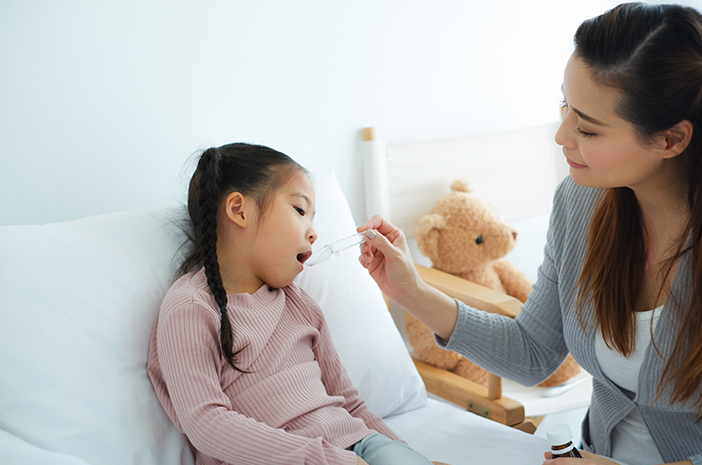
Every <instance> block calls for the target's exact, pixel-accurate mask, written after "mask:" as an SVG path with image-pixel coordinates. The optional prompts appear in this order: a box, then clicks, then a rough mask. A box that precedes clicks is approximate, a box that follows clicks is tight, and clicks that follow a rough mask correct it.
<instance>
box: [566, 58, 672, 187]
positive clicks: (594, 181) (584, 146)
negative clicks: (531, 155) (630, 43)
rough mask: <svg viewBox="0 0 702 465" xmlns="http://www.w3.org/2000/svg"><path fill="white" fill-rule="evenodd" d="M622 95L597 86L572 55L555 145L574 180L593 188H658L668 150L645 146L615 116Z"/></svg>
mask: <svg viewBox="0 0 702 465" xmlns="http://www.w3.org/2000/svg"><path fill="white" fill-rule="evenodd" d="M619 95H620V94H619V91H617V90H615V89H612V88H608V87H604V86H602V85H600V84H598V83H596V82H595V81H594V80H593V79H592V77H591V74H590V68H589V67H588V66H587V65H586V64H585V63H584V62H583V61H582V60H581V59H579V58H578V57H577V56H575V55H572V56H571V57H570V60H569V61H568V64H567V66H566V69H565V73H564V78H563V96H564V106H565V112H564V115H563V121H562V122H561V126H560V128H559V129H558V131H557V132H556V143H557V144H558V145H561V146H562V147H563V154H564V155H565V157H566V159H567V163H568V165H569V166H570V175H571V177H572V178H573V180H574V181H575V182H576V183H578V184H580V185H582V186H588V187H623V186H626V187H630V188H632V189H634V190H635V191H636V190H637V189H639V188H650V187H655V186H656V185H657V184H660V183H661V182H664V181H665V179H663V177H665V176H666V174H664V171H665V170H661V165H662V163H663V160H664V157H663V155H664V151H663V150H662V149H663V147H664V146H665V144H663V146H661V141H660V139H656V140H654V141H653V143H652V144H650V145H642V143H641V142H640V141H639V140H638V138H637V136H636V131H635V129H634V127H633V126H632V125H631V124H630V123H629V122H627V121H625V120H623V119H622V118H620V117H619V116H618V115H617V114H616V113H615V111H614V108H615V105H616V103H617V100H618V98H619Z"/></svg>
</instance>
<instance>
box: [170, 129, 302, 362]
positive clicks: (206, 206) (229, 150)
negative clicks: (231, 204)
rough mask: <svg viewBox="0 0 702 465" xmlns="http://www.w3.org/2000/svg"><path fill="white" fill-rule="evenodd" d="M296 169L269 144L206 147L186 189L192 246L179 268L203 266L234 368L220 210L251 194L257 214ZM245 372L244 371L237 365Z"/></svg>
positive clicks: (223, 342)
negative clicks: (220, 254) (220, 253)
mask: <svg viewBox="0 0 702 465" xmlns="http://www.w3.org/2000/svg"><path fill="white" fill-rule="evenodd" d="M294 170H303V171H304V168H302V167H301V166H300V165H298V164H297V163H296V162H295V161H294V160H293V159H291V158H290V157H288V156H287V155H285V154H283V153H280V152H278V151H276V150H273V149H271V148H268V147H264V146H261V145H251V144H244V143H234V144H228V145H223V146H221V147H213V148H209V149H207V150H205V151H204V152H203V153H202V155H201V156H200V160H199V161H198V164H197V168H196V169H195V173H194V174H193V176H192V178H191V179H190V188H189V190H188V215H189V225H188V228H187V229H188V231H187V236H188V242H187V245H188V251H187V253H186V255H185V258H184V260H183V263H182V264H181V266H180V268H179V270H178V272H179V274H180V275H182V274H185V273H187V272H189V271H191V270H193V269H195V268H199V267H201V266H202V267H204V268H205V276H207V285H208V286H209V288H210V291H212V295H213V296H214V298H215V301H216V302H217V306H218V307H219V309H220V312H221V327H220V345H221V348H222V355H223V356H224V358H225V359H226V360H227V362H228V363H229V364H230V365H231V366H232V367H233V368H234V369H236V370H239V368H238V367H237V366H236V356H237V355H238V354H239V352H240V351H237V352H236V353H235V352H234V349H233V347H234V344H233V342H234V334H233V331H232V327H231V323H230V321H229V316H228V314H227V293H226V291H225V290H224V285H223V284H222V276H221V275H220V272H219V261H218V258H217V211H218V209H219V205H220V203H221V202H222V201H223V200H224V199H226V197H227V196H228V195H229V194H230V193H232V192H240V193H242V194H243V195H245V196H249V197H251V198H253V199H254V200H255V202H256V205H257V207H258V211H259V218H258V219H260V217H261V215H263V213H264V212H265V210H266V207H267V206H268V204H269V202H270V199H271V197H272V196H271V194H272V193H274V192H275V191H276V190H277V189H278V188H279V187H280V186H281V185H283V184H284V183H285V182H286V180H287V179H288V177H289V174H290V173H291V172H292V171H294ZM239 371H241V370H239Z"/></svg>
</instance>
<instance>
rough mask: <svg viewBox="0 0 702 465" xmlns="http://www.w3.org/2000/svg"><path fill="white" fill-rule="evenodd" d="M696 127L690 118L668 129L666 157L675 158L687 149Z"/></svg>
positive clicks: (666, 134) (666, 133)
mask: <svg viewBox="0 0 702 465" xmlns="http://www.w3.org/2000/svg"><path fill="white" fill-rule="evenodd" d="M693 131H694V129H693V126H692V123H691V122H689V121H688V120H682V121H680V122H679V123H678V124H676V125H675V126H673V127H672V128H670V129H669V130H668V131H666V132H665V151H666V156H665V158H673V157H675V156H678V155H680V154H681V153H683V152H684V151H685V149H686V148H687V146H688V145H690V140H691V139H692V133H693Z"/></svg>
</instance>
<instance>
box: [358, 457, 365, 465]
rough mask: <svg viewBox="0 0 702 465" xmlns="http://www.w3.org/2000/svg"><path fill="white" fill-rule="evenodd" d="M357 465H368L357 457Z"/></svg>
mask: <svg viewBox="0 0 702 465" xmlns="http://www.w3.org/2000/svg"><path fill="white" fill-rule="evenodd" d="M356 465H368V463H367V462H366V461H365V460H363V459H362V458H361V457H356Z"/></svg>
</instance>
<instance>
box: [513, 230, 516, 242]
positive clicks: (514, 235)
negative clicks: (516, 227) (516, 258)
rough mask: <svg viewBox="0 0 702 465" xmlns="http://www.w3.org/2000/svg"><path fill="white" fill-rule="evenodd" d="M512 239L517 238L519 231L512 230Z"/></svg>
mask: <svg viewBox="0 0 702 465" xmlns="http://www.w3.org/2000/svg"><path fill="white" fill-rule="evenodd" d="M512 239H514V240H515V241H516V240H517V231H512Z"/></svg>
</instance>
